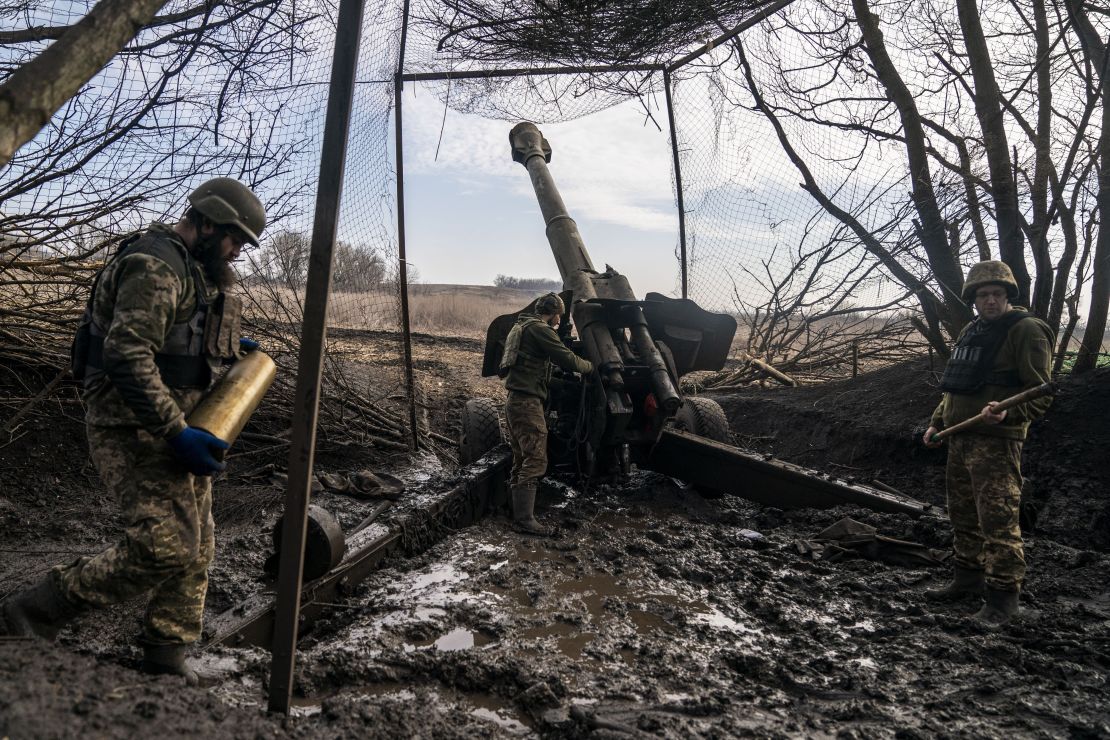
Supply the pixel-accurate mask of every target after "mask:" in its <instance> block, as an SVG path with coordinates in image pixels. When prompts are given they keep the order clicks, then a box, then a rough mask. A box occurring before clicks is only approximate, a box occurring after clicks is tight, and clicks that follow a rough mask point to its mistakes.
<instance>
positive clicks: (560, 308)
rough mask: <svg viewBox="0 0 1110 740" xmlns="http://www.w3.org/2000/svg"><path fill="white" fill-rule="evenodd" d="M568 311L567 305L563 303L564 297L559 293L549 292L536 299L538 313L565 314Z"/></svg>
mask: <svg viewBox="0 0 1110 740" xmlns="http://www.w3.org/2000/svg"><path fill="white" fill-rule="evenodd" d="M566 311H567V309H566V306H564V305H563V299H562V298H560V297H559V295H558V293H548V294H547V295H544V296H540V297H539V298H537V299H536V313H537V314H540V315H547V314H564V313H566Z"/></svg>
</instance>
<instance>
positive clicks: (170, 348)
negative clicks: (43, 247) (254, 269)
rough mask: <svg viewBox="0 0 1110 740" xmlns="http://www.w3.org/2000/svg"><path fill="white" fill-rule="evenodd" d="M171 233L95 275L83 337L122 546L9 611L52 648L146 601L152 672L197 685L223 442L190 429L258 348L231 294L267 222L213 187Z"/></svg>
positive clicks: (92, 412) (95, 423)
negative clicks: (120, 606)
mask: <svg viewBox="0 0 1110 740" xmlns="http://www.w3.org/2000/svg"><path fill="white" fill-rule="evenodd" d="M189 203H190V207H189V209H188V210H187V211H186V213H185V215H184V216H183V217H182V218H181V220H180V221H178V223H177V224H175V225H174V226H172V227H171V226H167V225H164V224H160V223H155V224H152V225H151V226H150V227H149V228H148V229H147V231H146V232H145V233H144V234H142V235H140V236H137V237H134V238H132V239H128V240H126V241H124V242H123V243H122V244H121V245H120V248H119V251H118V252H117V254H116V256H115V257H113V258H112V259H111V260H110V261H109V262H108V264H107V265H106V266H105V267H104V269H103V270H102V271H101V272H100V273H99V274H98V275H97V278H96V281H95V283H94V284H93V293H92V296H91V298H90V300H89V304H88V307H87V309H86V314H85V318H84V319H83V321H82V327H81V329H80V330H79V331H78V339H77V341H76V342H75V344H74V370H75V375H77V376H79V377H80V376H82V375H83V378H84V384H85V400H86V402H87V405H88V408H87V412H86V424H87V429H88V437H89V449H90V452H91V454H92V460H93V463H94V464H95V466H96V469H97V472H98V473H99V474H100V477H101V480H103V481H104V484H105V485H106V486H107V487H108V489H109V490H110V491H111V492H112V493H113V494H114V495H115V497H116V499H117V501H118V503H119V506H120V509H121V512H122V517H123V520H124V525H125V528H124V533H123V538H122V539H121V540H120V541H119V542H118V543H117V544H115V545H113V546H111V547H109V548H108V549H107V550H104V551H103V552H101V553H99V554H97V555H94V556H91V557H88V556H86V557H81V558H78V559H77V560H76V561H74V562H72V563H70V564H68V565H60V566H57V567H55V568H54V569H53V570H51V571H50V572H49V573H48V574H47V576H46V577H45V578H44V579H43V580H41V581H40V582H39V583H38V584H36V585H35V586H33V587H32V588H29V589H27V590H25V591H23V592H20V593H18V594H15V595H14V596H12V597H11V598H9V599H8V600H6V601H5V602H4V604H3V610H2V611H3V621H4V623H5V629H6V631H7V633H8V634H14V635H23V636H35V635H38V636H40V637H45V638H47V639H53V638H54V636H55V635H56V634H57V632H58V630H59V629H61V627H62V626H63V625H65V624H66V623H67V622H69V621H70V620H72V619H73V618H75V617H76V616H78V615H79V614H81V613H82V612H84V611H87V610H89V609H93V608H99V607H105V606H108V605H111V604H116V603H120V602H123V601H126V600H129V599H132V598H134V597H137V596H140V595H144V594H148V595H149V597H150V601H149V604H148V606H147V610H146V615H145V617H144V620H143V631H142V635H141V637H140V644H141V645H142V647H143V663H142V668H143V670H144V671H146V672H149V673H172V674H178V675H182V676H184V677H185V678H186V679H187V680H189V681H191V682H192V681H195V679H196V674H195V673H193V672H192V670H191V669H190V668H189V667H188V666H187V665H186V663H185V651H186V649H187V648H188V647H189V646H190V645H191V644H192V643H194V642H196V641H197V640H198V639H199V638H200V634H201V620H202V617H203V613H204V599H205V594H206V592H207V588H208V565H209V563H210V562H211V560H212V557H213V554H214V549H215V541H214V538H213V526H214V525H213V520H212V479H211V476H212V474H213V473H215V472H218V471H220V470H222V469H223V467H224V465H223V463H221V462H219V461H218V460H217V459H216V458H217V457H218V456H219V454H220V451H222V450H224V449H226V448H227V446H228V445H227V443H226V442H224V441H223V440H221V439H219V438H217V437H215V436H213V435H212V434H209V433H208V432H206V431H204V430H202V429H198V428H195V427H190V426H189V425H188V424H187V423H186V416H188V415H189V413H190V412H192V410H193V409H194V408H195V407H196V406H197V404H198V403H200V401H201V400H202V399H203V398H204V396H205V394H206V392H207V391H208V390H209V388H210V387H211V385H212V383H213V380H214V377H215V373H216V372H217V371H218V369H219V368H220V366H221V365H222V364H223V363H225V362H228V361H232V360H234V359H236V358H237V357H238V353H239V351H240V350H241V349H243V350H251V349H256V348H257V346H258V345H257V343H255V342H252V341H251V340H248V339H243V338H241V337H240V335H239V318H240V304H239V299H238V298H237V297H235V296H230V295H227V293H226V291H227V289H228V288H230V287H231V285H232V284H233V283H234V279H235V273H234V270H233V269H232V267H231V264H230V263H231V262H232V261H233V260H235V259H236V258H237V257H238V256H239V251H240V249H241V248H242V246H243V245H244V244H245V243H247V242H249V243H250V244H253V245H255V246H257V245H258V236H259V234H261V233H262V230H263V228H264V227H265V225H266V213H265V210H264V208H263V206H262V204H261V202H260V201H259V200H258V198H257V196H255V194H254V193H253V192H252V191H251V190H250V189H249V188H247V187H246V186H245V185H243V184H242V183H239V182H237V181H235V180H232V179H229V178H216V179H213V180H209V181H208V182H206V183H204V184H203V185H201V186H200V187H199V188H197V189H196V190H195V191H193V193H192V194H191V195H190V196H189Z"/></svg>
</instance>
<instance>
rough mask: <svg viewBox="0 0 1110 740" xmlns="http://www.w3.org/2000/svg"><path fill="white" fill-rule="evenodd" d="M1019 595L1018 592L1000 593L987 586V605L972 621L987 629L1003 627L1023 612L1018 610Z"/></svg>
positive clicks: (984, 605)
mask: <svg viewBox="0 0 1110 740" xmlns="http://www.w3.org/2000/svg"><path fill="white" fill-rule="evenodd" d="M1018 594H1019V592H1018V591H999V590H998V589H996V588H991V587H990V586H987V603H985V604H983V608H982V609H980V610H979V611H977V612H976V613H975V615H974V616H973V617H972V619H974V620H975V621H976V622H979V623H980V624H982V625H983V626H984V627H987V628H991V629H993V628H995V627H1001V626H1002V625H1004V624H1006V623H1008V622H1009V621H1010V620H1011V619H1013V618H1014V617H1016V616H1017V615H1018V614H1019V613H1020V612H1021V610H1020V609H1018Z"/></svg>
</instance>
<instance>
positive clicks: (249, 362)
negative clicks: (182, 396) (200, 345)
mask: <svg viewBox="0 0 1110 740" xmlns="http://www.w3.org/2000/svg"><path fill="white" fill-rule="evenodd" d="M276 376H277V366H276V365H275V364H274V361H273V360H272V359H271V358H270V356H269V355H267V354H266V353H265V352H260V351H258V350H254V351H253V352H248V353H247V354H246V355H245V356H244V357H243V358H242V359H240V360H238V361H237V362H236V363H235V364H234V365H232V366H231V368H230V369H228V371H227V373H225V374H224V376H223V378H221V379H220V381H219V382H218V383H216V385H215V386H213V387H212V390H211V391H210V392H209V393H208V395H207V396H205V397H204V400H203V401H201V402H200V403H199V404H198V405H197V407H196V408H195V409H193V413H191V414H189V418H188V420H187V421H188V424H189V426H191V427H198V428H200V429H203V430H204V431H206V432H208V433H209V434H213V435H215V436H217V437H219V438H220V439H222V440H223V441H224V442H227V443H228V444H229V445H230V444H233V443H234V442H235V440H236V438H237V437H238V436H239V432H241V431H243V427H245V426H246V425H247V421H248V420H249V419H250V418H251V414H253V413H254V412H255V409H257V408H258V404H260V403H262V397H263V396H265V395H266V391H268V390H269V389H270V385H271V384H272V383H273V382H274V378H275V377H276Z"/></svg>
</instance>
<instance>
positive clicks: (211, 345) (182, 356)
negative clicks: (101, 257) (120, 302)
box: [71, 236, 242, 389]
mask: <svg viewBox="0 0 1110 740" xmlns="http://www.w3.org/2000/svg"><path fill="white" fill-rule="evenodd" d="M140 239H141V237H139V236H136V237H132V238H131V239H128V240H126V241H124V242H122V243H121V244H120V250H119V251H118V252H117V253H116V255H115V256H114V257H113V258H112V259H111V261H110V262H109V264H111V263H112V262H115V261H116V260H118V259H120V258H121V257H125V256H127V255H131V254H148V255H150V256H152V257H157V258H158V259H160V260H162V261H163V262H165V263H166V264H168V265H169V266H170V267H171V268H172V269H173V271H174V272H175V273H176V274H177V276H178V278H179V279H181V280H182V282H184V281H185V280H186V279H188V277H189V276H190V274H191V277H192V279H193V285H194V286H195V290H194V293H195V296H196V299H195V300H196V302H195V306H194V308H193V312H192V314H190V315H189V317H188V319H186V320H185V321H180V322H176V323H174V325H173V326H172V327H171V328H170V331H169V335H168V336H167V337H166V341H165V342H164V343H163V345H162V348H161V349H160V350H159V351H158V352H155V353H154V364H155V365H156V366H157V367H158V373H159V375H161V377H162V382H163V383H165V384H166V386H168V387H170V388H200V389H207V388H208V386H209V385H211V383H212V378H213V377H214V375H215V373H216V372H217V371H218V370H219V367H220V365H221V364H222V363H223V361H224V360H225V359H232V358H234V357H236V356H237V355H236V350H237V349H238V342H239V331H240V318H241V313H242V308H241V302H240V299H239V298H238V297H235V296H227V295H225V294H224V293H222V292H221V293H220V294H219V296H218V297H217V298H216V299H215V300H213V301H209V300H208V296H207V295H205V292H204V290H203V288H204V285H205V282H204V278H203V276H202V275H201V273H200V266H199V265H198V264H197V262H196V260H194V259H192V258H191V257H188V256H187V255H186V254H185V252H184V251H183V250H182V249H181V248H180V247H179V246H178V245H176V244H174V243H172V242H170V241H169V240H157V241H152V242H150V243H147V244H142V245H139V244H137V243H138V241H139V240H140ZM107 268H108V265H105V266H104V267H103V268H102V269H101V271H100V273H99V274H98V275H97V276H96V279H95V281H94V282H93V288H92V291H91V293H90V295H89V300H88V303H87V304H86V305H85V312H84V314H83V315H82V317H81V323H80V325H79V326H78V329H77V335H76V337H75V338H74V341H73V348H72V351H71V354H72V360H73V362H72V371H73V377H74V378H75V379H77V380H83V381H84V385H85V387H86V388H88V387H89V386H91V385H92V384H93V383H94V382H96V381H97V380H99V379H100V378H102V377H104V375H105V371H104V358H103V355H104V338H105V336H107V329H105V328H104V327H101V326H100V325H99V324H97V323H96V321H95V320H94V319H93V301H94V299H95V296H96V290H97V287H98V286H99V283H100V278H101V276H102V275H103V274H104V271H105V270H106V269H107ZM186 271H188V273H187V272H186Z"/></svg>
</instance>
